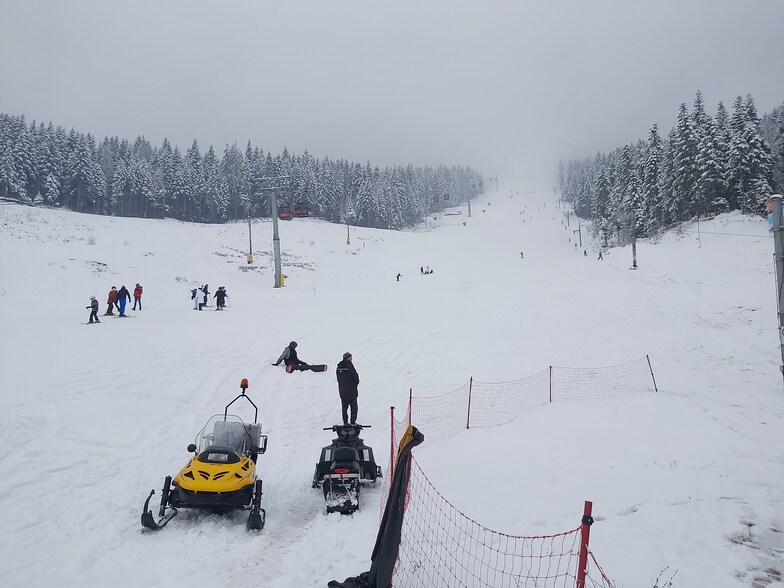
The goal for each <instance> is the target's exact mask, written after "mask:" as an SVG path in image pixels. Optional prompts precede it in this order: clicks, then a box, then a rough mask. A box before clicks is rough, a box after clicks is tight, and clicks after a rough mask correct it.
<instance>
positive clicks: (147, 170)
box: [0, 114, 483, 229]
mask: <svg viewBox="0 0 784 588" xmlns="http://www.w3.org/2000/svg"><path fill="white" fill-rule="evenodd" d="M279 176H288V178H287V179H285V180H279V181H272V182H270V181H268V180H265V178H269V177H279ZM273 185H278V186H280V187H281V189H280V190H278V192H277V197H278V203H279V204H281V205H282V204H289V205H296V204H297V203H300V202H304V203H307V205H308V207H309V208H310V210H311V212H312V213H313V214H315V216H318V217H321V218H324V219H326V220H328V221H330V222H340V223H350V224H354V225H360V226H367V227H375V228H386V229H400V228H403V227H407V226H412V225H414V224H416V223H418V222H421V221H422V220H424V218H425V217H426V216H427V215H428V214H430V213H432V212H435V211H439V210H442V209H443V208H445V207H448V206H453V205H455V204H456V203H460V202H466V201H467V200H469V199H470V198H472V197H474V196H476V195H477V194H479V193H480V192H481V191H482V189H483V179H482V176H481V174H480V173H479V172H478V171H476V170H474V169H472V168H471V167H462V166H452V167H447V166H445V165H439V166H437V167H430V166H425V167H415V166H413V165H407V166H390V167H384V168H379V167H378V166H371V165H370V163H366V164H364V165H363V164H359V163H354V162H350V161H347V160H344V159H337V160H333V159H330V158H324V159H316V158H314V157H313V156H312V155H311V154H310V153H308V152H307V151H305V152H304V153H302V154H300V155H292V154H290V153H289V152H288V150H287V149H284V150H283V153H280V154H276V155H273V154H272V153H270V152H269V151H268V152H266V153H265V152H264V151H263V150H262V149H261V148H259V147H254V146H253V145H251V143H250V141H249V142H248V144H247V146H246V148H245V150H244V151H243V150H242V149H240V148H239V147H237V144H236V143H234V144H232V145H227V146H226V148H225V149H224V150H223V154H222V156H221V155H219V154H218V153H217V152H216V151H215V149H214V148H213V147H212V145H210V147H209V148H208V149H207V150H206V152H204V153H203V154H202V152H201V150H200V148H199V144H198V142H197V141H193V143H192V144H191V146H190V147H189V148H188V150H187V151H186V152H185V153H184V154H183V153H181V152H180V150H179V148H178V147H176V146H172V145H171V143H170V142H169V140H168V139H164V140H163V142H162V143H161V145H160V146H157V147H156V146H153V145H151V144H150V142H149V141H147V140H146V139H145V138H144V137H137V138H136V139H135V140H134V141H133V142H130V141H128V140H126V139H119V138H118V137H116V136H115V137H105V138H104V139H103V140H102V141H101V142H100V143H99V142H97V141H96V140H95V138H94V137H93V136H92V135H91V134H89V133H87V134H85V133H79V132H77V131H75V130H74V129H71V130H70V131H66V130H65V129H64V128H63V127H61V126H54V125H53V124H52V123H51V122H50V123H49V124H48V125H44V124H43V123H38V124H36V122H35V121H33V122H31V123H30V124H29V125H28V124H27V122H26V120H25V117H24V115H19V116H14V115H8V114H0V195H2V197H3V198H5V199H10V200H16V201H19V202H22V203H25V204H32V205H48V206H62V207H66V208H69V209H71V210H75V211H78V212H88V213H94V214H104V215H116V216H131V217H149V218H164V217H172V218H176V219H179V220H184V221H193V222H205V223H222V222H227V221H231V220H236V219H241V218H246V217H247V216H248V215H250V216H252V217H254V218H258V217H265V216H270V214H271V202H270V190H269V188H271V187H272V186H273Z"/></svg>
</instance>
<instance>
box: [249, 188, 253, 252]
mask: <svg viewBox="0 0 784 588" xmlns="http://www.w3.org/2000/svg"><path fill="white" fill-rule="evenodd" d="M251 263H253V235H252V234H251V226H250V203H248V265H250V264H251Z"/></svg>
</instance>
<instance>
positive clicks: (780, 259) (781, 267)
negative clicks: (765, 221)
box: [770, 194, 784, 375]
mask: <svg viewBox="0 0 784 588" xmlns="http://www.w3.org/2000/svg"><path fill="white" fill-rule="evenodd" d="M781 198H782V196H781V195H780V194H774V195H773V196H771V197H770V204H771V210H770V214H772V215H773V249H774V252H775V254H774V258H775V261H776V287H777V292H778V297H777V300H776V303H777V305H778V306H777V312H778V317H779V344H780V346H781V361H782V363H781V365H780V366H779V369H780V370H781V373H782V375H784V228H783V227H782V219H781Z"/></svg>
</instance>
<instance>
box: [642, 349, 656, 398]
mask: <svg viewBox="0 0 784 588" xmlns="http://www.w3.org/2000/svg"><path fill="white" fill-rule="evenodd" d="M645 359H647V360H648V369H649V370H651V379H652V380H653V391H654V392H658V391H659V389H658V388H657V387H656V377H655V376H654V375H653V368H652V367H651V358H650V357H648V356H647V355H646V356H645Z"/></svg>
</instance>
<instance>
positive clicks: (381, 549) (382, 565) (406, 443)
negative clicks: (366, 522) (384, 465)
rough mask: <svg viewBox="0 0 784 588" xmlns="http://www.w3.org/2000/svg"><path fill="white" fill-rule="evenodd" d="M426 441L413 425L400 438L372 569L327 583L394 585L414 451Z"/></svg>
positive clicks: (373, 587) (340, 587)
mask: <svg viewBox="0 0 784 588" xmlns="http://www.w3.org/2000/svg"><path fill="white" fill-rule="evenodd" d="M424 440H425V436H424V435H423V434H422V433H421V432H419V430H418V429H417V428H416V427H414V426H413V425H409V427H408V429H407V430H406V434H405V435H403V439H402V440H401V441H400V448H399V450H398V453H397V462H396V464H395V475H394V476H393V478H392V483H391V485H390V488H389V498H387V505H386V507H384V516H383V517H381V525H380V526H379V528H378V535H377V536H376V545H375V546H374V547H373V554H372V555H371V556H370V560H371V564H370V571H369V572H363V573H361V574H360V575H359V576H354V577H351V578H346V580H345V581H344V582H338V581H337V580H332V581H331V582H329V583H328V584H327V586H328V588H387V586H389V585H390V582H391V581H392V570H393V569H394V567H395V561H397V552H398V548H399V547H400V537H401V534H402V529H403V514H404V508H405V503H406V492H407V490H408V477H409V472H410V468H409V464H410V462H411V450H412V449H413V448H414V447H416V446H417V445H419V444H420V443H422V442H423V441H424Z"/></svg>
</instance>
